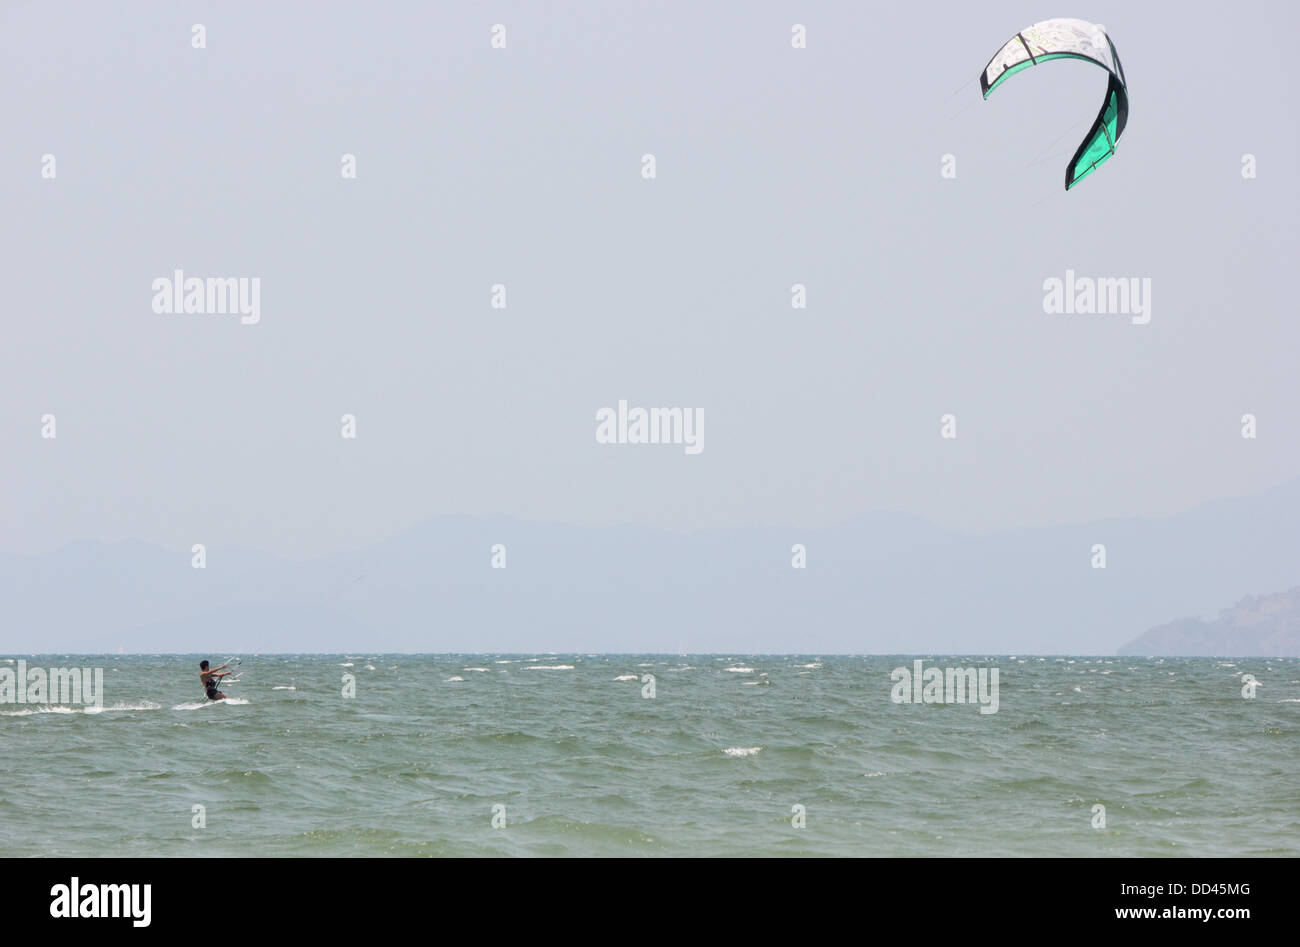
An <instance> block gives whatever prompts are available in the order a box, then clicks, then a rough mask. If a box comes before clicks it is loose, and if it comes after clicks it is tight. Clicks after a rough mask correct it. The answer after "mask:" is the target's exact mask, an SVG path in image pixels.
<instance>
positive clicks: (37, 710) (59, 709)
mask: <svg viewBox="0 0 1300 947" xmlns="http://www.w3.org/2000/svg"><path fill="white" fill-rule="evenodd" d="M128 710H162V704H155V703H153V702H152V701H148V700H145V701H140V702H138V703H134V704H128V703H123V702H121V701H119V702H118V703H116V704H113V706H111V707H96V706H95V705H94V704H90V705H87V706H85V707H68V706H65V705H63V704H45V705H42V706H39V707H26V708H24V709H22V710H4V711H0V716H3V717H29V716H31V715H32V714H107V713H120V712H122V711H128Z"/></svg>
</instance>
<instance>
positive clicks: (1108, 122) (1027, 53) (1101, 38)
mask: <svg viewBox="0 0 1300 947" xmlns="http://www.w3.org/2000/svg"><path fill="white" fill-rule="evenodd" d="M1050 59H1083V60H1086V61H1088V62H1091V63H1096V64H1097V65H1098V66H1101V68H1103V69H1105V70H1106V72H1107V73H1108V74H1109V75H1110V82H1109V83H1108V84H1107V86H1106V100H1105V101H1104V102H1103V103H1102V105H1101V111H1100V112H1099V113H1097V120H1096V121H1095V122H1093V123H1092V128H1091V129H1090V130H1089V131H1088V135H1087V137H1085V138H1084V139H1083V143H1082V144H1081V145H1079V150H1078V151H1076V152H1075V153H1074V157H1073V158H1071V159H1070V163H1069V164H1068V165H1067V166H1066V168H1065V189H1066V190H1067V191H1068V190H1069V189H1070V188H1072V187H1074V186H1075V185H1076V184H1078V183H1079V182H1080V181H1082V180H1083V179H1084V178H1086V177H1087V176H1088V175H1089V174H1091V173H1092V172H1093V171H1095V170H1096V169H1097V167H1098V165H1100V164H1101V163H1102V162H1103V161H1105V160H1106V159H1107V158H1109V157H1110V156H1111V155H1113V154H1114V153H1115V146H1116V145H1117V144H1118V143H1119V136H1120V135H1122V134H1124V126H1125V125H1126V124H1127V123H1128V86H1127V85H1126V83H1125V82H1124V67H1123V66H1121V65H1120V64H1119V54H1118V53H1116V52H1115V44H1114V43H1112V42H1111V41H1110V37H1109V36H1107V35H1106V30H1105V28H1104V27H1102V26H1098V25H1097V24H1095V23H1088V22H1085V21H1084V20H1071V19H1060V20H1044V21H1043V22H1042V23H1035V24H1034V25H1033V26H1027V27H1025V28H1024V29H1023V30H1021V31H1020V32H1019V33H1017V34H1016V35H1015V36H1013V37H1011V39H1009V40H1007V42H1006V44H1005V45H1004V46H1003V47H1002V48H1001V49H999V50H998V52H997V55H995V56H994V57H993V58H992V59H990V60H989V64H988V65H987V66H985V67H984V72H983V74H982V75H980V89H981V91H983V93H984V98H986V99H987V98H988V97H989V93H991V92H992V91H993V90H994V89H996V88H997V87H998V86H1000V85H1001V84H1002V83H1003V82H1004V81H1005V80H1007V79H1008V78H1010V77H1011V76H1014V75H1015V74H1016V73H1017V72H1021V71H1023V70H1025V69H1028V68H1029V67H1030V66H1037V65H1038V64H1039V63H1042V62H1047V61H1048V60H1050Z"/></svg>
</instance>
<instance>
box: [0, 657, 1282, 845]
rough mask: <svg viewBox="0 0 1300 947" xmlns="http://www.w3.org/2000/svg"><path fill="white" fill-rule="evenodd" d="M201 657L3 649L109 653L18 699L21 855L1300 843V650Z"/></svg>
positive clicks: (74, 662)
mask: <svg viewBox="0 0 1300 947" xmlns="http://www.w3.org/2000/svg"><path fill="white" fill-rule="evenodd" d="M200 657H203V656H200V655H99V656H85V655H12V656H7V657H0V678H3V677H4V670H5V669H6V668H8V669H10V670H11V671H13V672H14V674H13V675H10V677H11V678H13V677H15V676H16V673H17V668H18V667H19V666H20V665H18V664H17V663H16V662H18V661H20V660H21V661H23V662H25V664H26V668H27V669H28V670H27V673H28V674H29V675H30V673H31V669H32V668H43V669H67V668H87V669H90V670H91V672H92V677H93V671H94V669H101V670H102V675H103V677H102V688H103V691H102V704H101V706H93V705H92V706H85V705H82V704H75V703H64V704H59V703H41V702H40V701H38V702H36V703H17V702H16V699H15V694H14V692H13V691H12V689H11V691H10V692H9V693H8V695H7V696H8V701H9V702H5V703H0V750H3V760H4V776H3V779H0V848H2V850H3V851H4V853H5V854H6V855H8V856H20V857H21V856H32V857H42V856H79V857H87V856H88V857H99V856H181V857H186V856H190V857H213V856H218V857H219V856H268V857H280V856H329V857H338V856H343V857H352V856H362V857H364V856H465V857H478V856H512V857H513V856H651V857H652V856H740V857H750V856H755V857H772V856H776V857H784V856H803V857H818V856H831V857H845V856H847V857H859V856H861V857H899V856H902V857H910V856H920V857H947V856H975V857H1002V856H1012V857H1015V856H1048V857H1052V856H1085V857H1086V856H1143V857H1162V856H1295V855H1300V659H1280V658H1269V659H1247V658H1238V659H1211V658H1194V659H1187V658H1132V657H1062V656H1026V655H1018V656H1012V655H998V656H988V655H984V656H979V655H924V656H917V655H900V656H870V657H852V656H830V655H822V656H816V655H800V656H791V655H702V654H699V655H656V654H647V655H604V654H458V655H447V654H442V655H410V654H369V655H367V654H350V655H285V654H275V655H241V656H239V657H240V664H239V666H238V669H237V670H238V671H239V672H240V675H241V676H240V679H239V680H238V681H236V682H234V683H231V684H227V685H225V686H224V688H223V689H224V690H225V692H226V693H228V694H229V695H230V697H231V699H229V700H226V701H219V702H210V701H207V700H206V699H205V698H204V694H203V691H202V690H201V688H200V686H199V678H198V661H199V659H200ZM206 657H209V658H211V659H212V660H213V661H214V663H215V662H220V661H221V660H222V659H224V658H225V657H226V656H225V655H216V654H214V655H207V656H206ZM918 661H919V662H921V664H920V665H919V667H918V664H917V662H918ZM918 669H919V670H920V671H921V675H920V678H919V679H918V680H912V678H914V677H916V674H915V672H916V671H917V670H918ZM932 669H937V673H939V674H940V675H941V677H942V681H941V682H940V683H938V684H935V686H932V687H931V688H930V689H929V691H928V692H927V691H926V690H925V689H924V688H923V686H922V685H923V683H926V682H928V683H934V682H933V678H932V673H933V672H932ZM980 671H983V672H984V675H983V677H982V678H980V675H979V673H978V672H980ZM904 672H905V673H904ZM993 672H996V675H994V673H993ZM977 678H980V680H982V682H983V684H982V686H978V687H967V688H965V689H964V692H963V689H959V688H958V687H957V684H958V683H965V684H975V683H976V681H977ZM950 679H951V681H952V684H951V686H950V685H949V680H950ZM39 696H40V695H38V697H39ZM50 696H53V695H50ZM63 696H67V695H63ZM994 696H996V700H993V698H994ZM84 697H85V695H84V694H83V695H82V699H83V700H84Z"/></svg>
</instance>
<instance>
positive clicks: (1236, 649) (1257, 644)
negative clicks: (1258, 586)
mask: <svg viewBox="0 0 1300 947" xmlns="http://www.w3.org/2000/svg"><path fill="white" fill-rule="evenodd" d="M1119 653H1120V654H1134V655H1212V656H1216V657H1245V656H1251V657H1295V656H1297V655H1300V587H1296V588H1294V589H1290V590H1289V591H1286V592H1278V593H1277V594H1276V595H1264V596H1257V595H1252V596H1249V597H1247V598H1243V599H1242V600H1241V601H1240V602H1238V603H1237V604H1236V605H1234V606H1232V608H1225V609H1224V610H1223V611H1222V612H1220V613H1219V617H1218V618H1216V619H1214V620H1213V621H1203V620H1202V619H1199V618H1180V619H1179V620H1178V621H1171V622H1169V623H1168V624H1165V625H1158V626H1157V627H1155V628H1152V629H1151V630H1150V631H1147V632H1146V633H1145V634H1142V635H1139V636H1138V637H1137V638H1135V639H1134V640H1133V641H1130V642H1129V643H1128V644H1126V645H1125V646H1124V647H1122V648H1120V649H1119Z"/></svg>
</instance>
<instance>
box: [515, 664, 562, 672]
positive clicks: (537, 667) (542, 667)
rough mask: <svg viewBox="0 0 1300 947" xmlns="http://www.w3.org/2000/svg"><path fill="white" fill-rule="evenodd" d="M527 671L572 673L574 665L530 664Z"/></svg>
mask: <svg viewBox="0 0 1300 947" xmlns="http://www.w3.org/2000/svg"><path fill="white" fill-rule="evenodd" d="M523 670H525V671H572V670H573V665H572V664H530V665H528V667H526V668H524V669H523Z"/></svg>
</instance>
